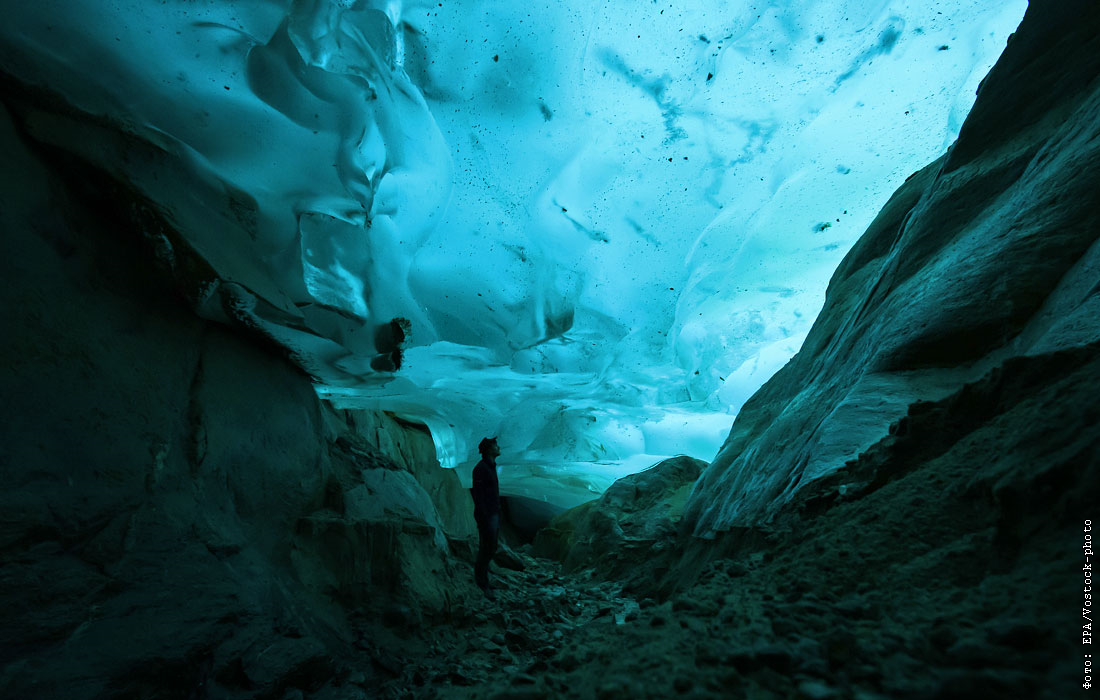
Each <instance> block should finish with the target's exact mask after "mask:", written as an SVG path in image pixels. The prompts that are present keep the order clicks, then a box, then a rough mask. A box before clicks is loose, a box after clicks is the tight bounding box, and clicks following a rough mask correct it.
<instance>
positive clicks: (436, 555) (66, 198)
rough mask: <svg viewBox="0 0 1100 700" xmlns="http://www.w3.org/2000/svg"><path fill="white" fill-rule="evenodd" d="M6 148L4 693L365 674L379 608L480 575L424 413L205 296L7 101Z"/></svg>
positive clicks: (134, 205) (1, 541)
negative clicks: (348, 377)
mask: <svg viewBox="0 0 1100 700" xmlns="http://www.w3.org/2000/svg"><path fill="white" fill-rule="evenodd" d="M0 150H2V151H3V152H4V153H5V158H6V164H5V168H4V169H3V172H2V174H0V177H2V179H3V181H2V182H0V231H2V232H3V241H4V249H5V254H4V255H3V256H0V277H2V278H3V280H4V284H3V285H2V287H0V290H2V291H0V295H2V298H0V325H2V327H3V328H4V332H3V334H2V338H3V340H2V341H0V355H2V358H3V363H4V371H3V372H2V373H0V387H2V396H3V401H2V402H0V479H2V483H3V489H2V490H0V609H2V610H3V611H4V613H3V618H4V619H3V621H2V622H0V695H3V696H4V697H10V698H31V697H34V698H66V699H68V698H92V697H112V698H145V697H158V698H175V697H180V698H191V697H238V696H239V697H276V698H279V697H282V696H283V694H284V693H285V692H287V691H293V689H295V688H297V689H302V690H317V689H318V688H320V687H321V686H324V685H326V684H342V683H347V682H348V679H349V677H350V678H351V680H352V681H353V684H352V685H347V686H345V687H344V688H343V689H342V690H341V693H342V695H341V697H354V696H355V695H356V693H360V694H362V695H369V694H370V692H371V689H372V688H373V676H372V673H373V670H372V668H373V667H372V666H371V665H370V663H369V660H370V659H372V658H378V659H381V661H380V662H379V664H380V666H379V667H384V666H386V665H387V663H388V662H387V661H386V660H385V659H386V656H385V651H384V647H385V646H386V645H385V642H384V640H385V638H386V635H387V634H389V633H390V632H388V631H387V630H388V629H391V628H397V629H399V628H400V627H401V626H407V625H410V624H414V623H415V622H416V621H419V620H423V619H433V618H438V617H440V616H445V615H446V614H447V611H448V609H449V607H450V606H451V604H452V602H453V600H454V599H455V597H456V596H457V595H459V594H461V593H462V592H463V591H466V590H467V589H469V588H471V587H472V586H471V584H470V583H469V582H468V579H469V578H470V577H469V575H468V572H467V571H465V570H462V571H460V572H459V571H456V570H455V563H454V559H453V557H452V556H451V554H450V545H449V541H448V536H450V537H452V538H459V539H461V538H463V537H468V536H469V535H470V534H471V532H472V526H469V525H468V524H466V523H464V522H463V521H462V520H461V513H460V509H459V507H458V506H457V505H453V504H452V503H451V501H450V500H449V499H453V498H455V497H456V489H457V490H458V492H461V491H462V490H461V489H460V488H459V487H458V485H457V478H456V477H454V475H453V474H451V473H446V474H439V473H435V472H442V471H443V470H440V469H439V468H438V463H436V462H435V461H434V451H432V450H431V439H430V436H425V435H423V434H422V431H418V430H416V429H414V428H409V427H406V426H401V425H398V424H397V423H395V422H394V421H393V420H392V419H389V418H388V417H386V416H381V415H373V416H371V415H370V414H359V415H358V416H351V415H348V414H345V413H341V412H337V411H334V410H333V409H331V408H330V407H327V406H325V405H323V404H322V403H321V402H320V401H318V399H317V397H316V394H315V393H314V391H313V387H312V384H311V380H310V378H309V377H307V376H306V375H305V374H304V373H302V371H301V370H300V369H298V368H297V367H295V366H294V365H293V364H292V363H291V362H289V361H288V360H287V358H286V357H285V356H284V355H282V354H280V353H279V352H278V351H277V348H275V347H274V346H273V345H265V344H264V343H263V342H262V337H259V339H260V341H261V342H259V343H258V342H256V340H257V338H258V336H252V337H245V336H243V335H241V334H240V333H239V332H235V331H233V330H231V329H229V328H227V327H224V326H221V325H219V324H217V323H212V322H208V321H204V320H201V319H199V318H197V317H196V316H195V314H194V313H193V311H192V309H191V308H190V304H189V300H188V298H187V290H186V289H181V288H180V287H178V286H177V285H176V283H175V281H174V280H173V278H172V277H171V276H170V275H165V274H164V270H163V269H162V268H161V267H160V266H159V265H158V263H157V260H158V254H160V253H163V251H158V250H157V249H156V248H155V245H151V244H150V241H151V240H155V237H150V236H148V235H145V234H148V233H149V231H148V230H146V229H145V228H144V227H147V226H159V227H163V228H164V229H166V230H167V229H168V228H170V226H171V223H170V222H169V221H167V220H165V219H163V218H161V217H159V215H158V213H157V211H156V210H155V208H153V207H151V206H150V205H148V203H146V202H144V201H143V200H142V199H141V198H140V197H133V196H130V195H129V194H128V190H127V188H126V187H125V185H124V183H120V182H116V181H114V180H113V179H112V178H111V177H109V176H107V175H106V174H104V173H102V172H98V171H95V170H93V169H91V168H89V167H88V166H86V165H85V164H84V163H83V161H81V160H80V159H79V158H76V157H73V156H72V155H71V154H69V153H66V152H64V151H62V150H59V149H57V148H54V147H51V146H48V145H43V144H42V143H40V142H38V141H36V140H35V139H34V138H33V137H31V136H29V135H28V133H27V132H26V131H24V130H23V129H22V128H21V124H20V122H19V120H18V119H12V118H11V113H10V112H9V111H8V110H6V109H5V110H3V112H0ZM367 420H370V421H373V422H374V424H375V430H374V432H373V433H372V434H370V435H364V434H363V433H364V431H362V430H357V429H356V426H357V425H358V426H362V425H363V423H364V422H365V421H367ZM357 421H358V423H357ZM383 434H384V435H385V436H387V439H388V440H389V441H390V443H392V444H387V445H386V448H387V449H388V448H390V447H400V449H396V450H395V451H394V452H395V455H396V459H394V458H391V457H390V456H388V455H386V454H385V453H384V451H383V450H382V449H379V445H378V443H379V436H380V435H383ZM433 469H434V470H435V472H433V471H432V470H433ZM448 477H450V478H451V481H450V482H449V481H448V479H447V478H448ZM424 484H429V485H430V486H431V487H432V488H433V490H434V492H435V493H434V497H435V498H436V499H437V500H439V502H440V503H441V504H442V505H443V506H444V507H443V509H442V510H443V511H444V515H443V516H441V515H440V513H439V510H440V509H438V508H437V507H436V506H435V503H434V502H433V500H432V499H433V494H429V493H428V491H427V490H425V487H424ZM448 485H449V490H448ZM462 495H465V494H464V493H462ZM383 623H385V624H383ZM351 650H354V651H355V652H356V653H358V654H359V655H360V656H359V658H358V662H357V667H356V669H354V670H351V669H350V667H349V666H347V665H345V663H344V661H345V657H346V655H347V653H349V652H350V651H351ZM364 655H365V656H364ZM365 659H366V660H367V661H368V663H367V664H366V667H365V668H364V660H365ZM390 665H392V664H390Z"/></svg>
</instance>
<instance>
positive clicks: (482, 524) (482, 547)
mask: <svg viewBox="0 0 1100 700" xmlns="http://www.w3.org/2000/svg"><path fill="white" fill-rule="evenodd" d="M477 449H478V451H479V452H480V453H481V461H480V462H478V463H477V466H476V467H474V487H473V488H472V489H470V492H471V493H472V494H473V496H474V522H476V523H477V533H478V540H479V547H478V551H477V562H476V563H475V564H474V580H475V581H476V582H477V585H478V587H479V588H481V590H483V591H485V596H486V597H487V598H489V600H494V599H495V598H496V596H495V595H494V594H493V587H492V586H491V585H489V562H490V561H492V559H493V555H494V554H496V551H497V533H498V532H499V531H500V487H499V486H498V484H497V457H499V456H500V446H498V445H497V439H496V438H495V437H494V438H485V439H484V440H482V441H481V443H480V444H478V446H477Z"/></svg>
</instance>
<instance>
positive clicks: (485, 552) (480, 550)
mask: <svg viewBox="0 0 1100 700" xmlns="http://www.w3.org/2000/svg"><path fill="white" fill-rule="evenodd" d="M487 529H488V528H487V526H486V524H485V523H482V522H478V524H477V541H478V547H477V559H476V560H475V561H474V582H475V583H477V587H478V588H481V589H482V590H484V589H485V588H488V586H489V558H490V557H492V554H490V553H489V543H488V538H487V537H486V530H487Z"/></svg>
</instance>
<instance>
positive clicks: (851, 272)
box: [685, 0, 1100, 537]
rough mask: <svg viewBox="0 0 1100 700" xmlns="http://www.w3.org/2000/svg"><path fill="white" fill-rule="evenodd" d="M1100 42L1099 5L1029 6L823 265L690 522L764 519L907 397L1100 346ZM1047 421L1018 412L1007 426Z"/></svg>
mask: <svg viewBox="0 0 1100 700" xmlns="http://www.w3.org/2000/svg"><path fill="white" fill-rule="evenodd" d="M1097 56H1100V6H1098V5H1097V4H1096V3H1093V2H1084V1H1080V2H1069V3H1061V2H1048V1H1045V0H1044V1H1042V2H1032V4H1031V6H1030V8H1029V10H1028V12H1027V15H1026V17H1025V18H1024V20H1023V23H1022V24H1021V26H1020V28H1019V31H1018V32H1017V33H1016V34H1015V35H1014V36H1013V37H1012V38H1011V39H1010V41H1009V43H1008V47H1007V49H1006V51H1005V53H1004V54H1003V56H1002V57H1001V59H1000V60H999V61H998V63H997V65H996V66H995V67H994V69H993V70H992V72H991V73H990V75H989V76H988V77H987V78H986V80H985V82H984V83H983V85H982V88H981V90H980V91H979V95H978V99H977V103H976V105H975V107H974V110H973V112H972V113H971V115H970V117H969V118H968V119H967V121H966V123H965V125H964V127H963V129H962V133H961V135H960V137H959V139H958V142H957V143H956V144H955V145H954V146H953V147H952V148H951V149H950V151H949V153H948V154H947V155H946V156H945V157H944V158H942V159H940V160H939V161H937V162H935V163H933V164H931V165H930V166H928V167H927V168H925V169H924V170H922V171H921V172H919V173H917V174H915V175H914V176H912V177H911V178H910V179H909V181H907V182H906V183H905V184H904V185H903V186H902V187H901V188H900V189H899V190H898V191H897V192H896V193H895V195H894V196H893V198H892V199H891V200H890V201H889V202H888V203H887V205H886V206H885V207H884V208H883V210H882V212H881V213H880V214H879V216H878V218H877V219H876V220H875V221H874V222H873V223H872V225H871V227H870V228H869V229H868V231H867V232H866V234H865V235H864V236H863V237H862V238H861V240H860V241H859V242H858V243H857V244H856V246H855V247H854V248H853V249H852V250H851V252H850V253H849V254H848V256H847V257H846V258H845V260H844V261H843V262H842V264H841V265H840V267H839V268H838V269H837V271H836V273H835V274H834V276H833V279H832V281H831V283H830V286H829V290H828V294H827V298H826V303H825V306H824V308H823V310H822V312H821V315H820V317H819V318H818V319H817V321H816V323H815V325H814V327H813V329H812V330H811V332H810V334H809V336H808V337H807V339H806V341H805V343H804V345H803V348H802V350H801V351H800V352H799V354H798V355H797V356H796V357H795V358H794V359H792V360H791V362H790V363H788V364H787V366H786V367H784V368H783V369H782V370H781V371H780V372H779V373H777V374H776V375H775V377H773V378H772V379H771V380H770V381H769V382H768V383H767V384H766V385H765V386H764V387H763V388H762V389H761V390H760V391H759V392H758V393H757V394H756V395H755V396H753V398H752V399H750V400H749V401H748V402H747V403H746V404H745V407H744V408H743V409H742V411H741V414H740V415H739V416H738V418H737V420H736V421H735V423H734V426H733V429H732V430H731V432H730V435H729V437H728V438H727V441H726V443H725V444H724V446H723V447H722V449H721V451H720V452H719V454H718V456H717V457H716V459H715V460H714V462H713V463H712V464H711V465H710V467H709V468H708V469H707V470H706V471H705V472H704V474H703V476H702V478H701V479H700V481H699V482H698V484H697V487H696V489H695V492H694V494H693V496H692V499H691V501H690V503H689V505H688V509H687V515H686V516H685V519H686V520H687V521H688V522H690V524H691V527H692V529H693V531H694V532H695V533H696V534H698V535H702V536H707V537H709V536H713V535H714V534H715V533H718V532H722V531H726V530H730V529H731V528H741V527H746V526H756V525H759V524H762V523H766V522H768V521H770V520H772V519H773V518H775V517H776V516H777V514H778V513H779V512H780V511H781V510H782V509H783V508H784V507H786V505H787V504H788V503H789V502H790V500H791V499H792V498H794V497H795V495H796V494H797V493H798V492H799V491H800V490H801V489H803V488H805V487H807V485H809V484H811V483H812V482H814V481H815V480H817V479H820V478H822V477H825V476H828V475H830V474H833V473H834V472H835V471H836V470H838V469H842V468H844V466H845V464H846V463H849V462H851V461H853V460H855V459H856V458H857V457H858V456H859V455H860V454H861V453H863V452H864V451H866V450H867V449H869V448H870V447H871V446H872V445H874V444H876V443H877V442H878V441H880V440H882V439H883V438H886V437H888V435H889V431H890V426H891V425H892V424H894V423H895V422H897V421H898V420H899V419H902V418H903V417H904V416H906V414H907V413H909V412H910V411H911V410H913V409H912V408H911V407H913V406H914V405H916V404H918V402H921V401H933V402H935V401H943V400H945V399H947V397H950V396H952V395H955V394H957V392H959V391H960V390H962V388H963V387H964V386H966V385H968V384H970V383H972V382H977V381H979V380H981V379H982V377H983V376H986V375H987V373H989V372H991V371H996V370H997V368H999V367H1002V366H1004V365H1005V363H1007V362H1009V361H1011V360H1012V359H1013V358H1022V359H1025V358H1032V359H1034V361H1036V362H1044V361H1045V360H1043V359H1041V358H1043V357H1045V356H1048V355H1050V354H1052V353H1057V352H1060V351H1064V350H1072V349H1075V348H1076V349H1080V351H1081V352H1085V353H1091V352H1095V349H1096V343H1097V342H1098V341H1100V320H1098V319H1100V294H1098V291H1100V248H1098V246H1097V239H1098V237H1100V83H1098V80H1097V78H1098V76H1100V59H1098V58H1097ZM1046 366H1047V367H1048V371H1050V372H1051V380H1052V381H1054V380H1056V379H1058V378H1059V377H1060V376H1061V375H1060V374H1059V370H1058V369H1057V363H1047V365H1046ZM1027 398H1028V395H1027V394H1020V395H1018V396H1015V397H1003V398H1002V400H1003V401H1005V402H1009V403H1011V402H1024V401H1026V400H1027ZM1082 399H1084V400H1085V402H1086V403H1085V404H1083V405H1081V406H1080V407H1079V408H1080V410H1078V411H1076V413H1075V415H1076V417H1075V418H1072V419H1071V420H1073V421H1075V423H1074V424H1075V425H1076V428H1077V430H1079V431H1082V432H1084V433H1087V434H1090V435H1091V434H1094V431H1095V430H1096V429H1097V427H1096V423H1095V421H1090V419H1089V416H1090V415H1091V414H1092V412H1093V410H1094V407H1095V404H1094V403H1093V402H1092V401H1090V400H1088V398H1087V397H1082ZM1047 420H1048V419H1047V417H1045V416H1042V415H1034V416H1025V415H1021V417H1020V424H1019V425H1018V426H1017V427H1016V428H1015V429H1016V430H1020V431H1025V433H1026V432H1027V431H1032V432H1035V433H1037V432H1040V431H1042V430H1044V429H1046V421H1047ZM1007 450H1008V447H1007V445H1005V446H1001V447H998V446H997V445H996V444H994V445H991V454H990V455H989V457H990V458H992V459H999V458H1000V457H1001V456H1002V455H1001V453H1002V452H1006V451H1007ZM1079 467H1080V468H1081V469H1095V467H1096V463H1095V456H1093V457H1092V458H1090V459H1088V460H1085V462H1083V463H1081V464H1080V465H1079ZM883 468H885V469H889V468H890V467H889V465H884V467H883Z"/></svg>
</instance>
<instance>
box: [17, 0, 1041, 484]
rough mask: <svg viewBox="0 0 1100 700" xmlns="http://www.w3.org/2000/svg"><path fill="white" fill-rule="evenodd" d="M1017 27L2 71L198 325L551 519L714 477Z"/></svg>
mask: <svg viewBox="0 0 1100 700" xmlns="http://www.w3.org/2000/svg"><path fill="white" fill-rule="evenodd" d="M1024 6H1025V3H1024V0H1012V1H1011V2H1003V3H985V2H980V0H957V1H951V0H942V1H931V0H929V1H927V2H917V1H915V0H914V1H903V0H874V1H873V2H854V1H851V0H849V1H848V2H843V1H835V0H834V1H828V2H826V1H824V0H798V1H790V2H776V3H767V4H763V3H760V4H757V3H751V2H745V1H739V2H717V1H716V0H709V1H705V2H704V1H701V2H684V3H664V4H662V3H658V2H654V3H635V2H627V1H625V0H619V1H615V2H608V3H588V2H578V1H575V0H566V1H559V2H544V3H538V2H534V3H532V2H524V3H519V2H493V3H485V2H474V1H473V0H444V1H442V2H440V1H438V0H435V1H432V2H420V1H411V2H404V3H401V2H396V1H394V2H374V1H370V2H368V1H364V0H231V1H220V2H214V1H213V0H210V1H196V0H187V1H184V0H166V1H165V2H162V3H148V2H141V1H139V0H116V1H114V2H110V3H103V2H96V1H93V0H65V2H61V0H42V1H41V2H38V3H6V7H5V10H6V12H5V15H6V18H7V22H6V23H5V25H4V26H3V27H0V46H2V50H3V65H4V71H5V72H6V73H8V74H10V75H12V76H15V77H16V78H17V79H18V80H20V81H21V82H23V83H25V84H31V85H43V86H48V87H49V88H50V89H51V90H53V91H55V92H56V93H58V94H60V95H61V96H62V97H63V98H64V100H65V101H67V103H68V104H70V105H71V106H72V107H73V108H74V109H75V110H78V111H80V112H83V113H86V114H87V115H91V117H92V118H93V119H90V120H89V123H92V124H94V123H95V120H106V121H108V122H109V123H110V124H111V125H113V128H115V129H117V130H121V131H123V132H124V133H127V134H129V135H132V136H135V137H137V138H138V139H140V140H141V142H143V143H147V144H151V147H152V153H153V154H154V155H149V152H148V151H149V149H146V150H145V151H140V152H139V151H138V150H134V149H133V147H132V145H127V143H125V142H124V143H122V145H119V144H118V143H108V142H106V141H104V142H100V141H98V140H97V139H98V138H99V135H101V131H102V130H100V131H96V129H95V128H93V127H86V128H87V131H86V132H85V133H84V134H83V136H82V137H81V138H74V137H69V138H68V140H66V137H65V136H64V134H62V133H61V131H62V130H60V129H59V128H57V127H56V125H53V126H51V123H50V122H49V120H48V119H45V118H43V119H41V120H39V121H38V122H34V123H30V124H29V125H28V127H27V128H28V129H31V130H32V131H35V130H36V135H37V136H39V137H40V138H43V139H45V140H51V139H52V140H54V141H55V142H57V143H58V144H59V145H62V146H64V147H66V148H69V149H70V150H73V151H75V152H77V153H78V154H79V155H81V156H82V157H84V158H86V159H89V160H92V161H93V162H96V163H97V164H99V165H100V166H101V167H104V168H105V169H107V170H108V172H110V173H112V174H113V175H115V176H116V177H118V178H120V179H123V180H125V181H127V182H129V183H132V184H133V185H134V187H136V188H137V189H138V190H139V191H140V192H142V193H143V194H144V195H145V196H147V197H148V198H149V199H151V200H152V201H154V202H156V203H157V204H158V205H159V206H160V207H162V208H163V209H164V210H165V211H166V212H168V213H169V214H170V217H171V219H172V221H173V222H174V223H175V225H176V226H178V228H179V232H180V234H181V235H182V236H183V238H184V239H185V240H186V242H187V244H188V245H189V246H190V247H191V248H193V249H194V250H195V251H196V252H197V254H198V255H199V256H201V257H202V259H204V260H206V261H207V262H208V264H209V267H210V271H211V272H210V274H209V278H207V279H204V280H203V283H202V285H201V293H198V294H196V299H195V303H196V308H197V309H198V310H199V312H200V313H203V314H204V315H207V316H209V317H211V318H217V319H224V318H225V317H226V316H230V317H234V318H236V319H237V320H238V321H242V322H246V323H247V324H248V325H250V326H252V327H255V328H260V329H262V330H263V331H264V332H265V333H266V334H267V335H268V336H269V337H271V338H273V339H275V340H276V341H277V342H279V343H282V344H283V345H285V346H287V347H288V348H289V349H290V350H291V351H292V352H293V353H294V355H295V357H297V358H298V359H299V360H300V361H301V362H302V364H303V366H304V367H305V368H306V369H307V370H308V371H310V372H311V373H312V374H313V375H314V376H315V377H316V378H317V379H318V391H319V392H320V393H321V394H322V395H325V396H327V397H330V398H332V399H333V400H334V401H337V402H338V403H340V404H343V405H357V406H372V407H381V408H385V409H387V410H390V411H393V412H394V413H397V414H400V415H403V416H406V417H409V418H415V419H417V420H421V421H423V422H425V423H427V424H428V425H429V426H430V427H431V429H432V432H433V435H434V436H435V439H436V442H437V451H438V453H439V457H440V461H441V462H442V463H443V464H444V465H445V466H452V467H453V466H465V467H466V468H467V469H468V468H469V466H472V460H473V458H474V457H475V456H476V455H475V450H474V447H475V446H476V444H477V442H478V440H480V438H481V437H482V436H484V435H496V434H499V435H500V436H501V438H500V442H501V445H502V448H503V450H504V455H503V456H502V458H501V463H502V464H504V465H509V466H508V467H506V469H505V473H504V474H503V475H502V482H501V483H502V487H503V488H504V489H505V490H510V491H512V492H513V493H517V494H522V495H528V496H531V497H536V498H549V499H552V500H555V499H556V500H557V501H558V502H561V503H563V504H572V503H574V502H578V501H579V500H582V499H583V498H586V497H590V496H591V495H593V494H594V493H596V492H599V491H600V490H602V489H603V488H605V487H606V486H607V485H608V484H609V483H610V481H611V480H613V479H614V478H616V477H618V476H621V475H622V474H624V473H627V472H630V471H637V470H638V469H640V468H643V467H645V466H648V465H649V464H652V463H654V462H656V461H657V460H659V459H661V458H663V457H665V456H668V455H672V454H677V453H686V454H690V455H692V456H695V457H699V458H702V459H704V460H710V459H711V458H712V457H713V455H714V454H715V452H716V451H717V449H718V447H719V445H720V444H721V442H722V439H723V438H724V436H725V434H726V432H728V430H729V426H730V423H731V422H732V416H733V415H734V414H736V412H737V410H738V408H739V407H740V405H741V404H742V403H743V402H744V401H745V400H746V399H747V398H748V397H749V396H750V395H751V394H752V393H753V391H755V389H756V388H757V387H759V385H760V384H762V383H763V382H764V381H766V379H767V378H768V377H769V376H770V375H771V374H772V373H773V372H774V371H775V370H777V369H778V368H779V367H781V366H782V365H783V364H784V363H785V362H786V360H787V359H788V358H789V357H790V356H791V355H793V354H794V353H795V352H796V351H797V350H798V347H799V345H800V343H801V341H802V338H803V337H804V336H805V334H806V332H807V331H808V329H809V326H810V324H811V323H812V322H813V319H814V317H815V315H816V313H817V311H818V309H819V308H820V306H821V303H822V300H823V295H824V290H825V286H826V283H827V281H828V278H829V275H830V274H831V272H832V270H833V269H834V268H835V266H836V265H837V263H838V262H839V261H840V259H841V257H842V256H843V255H844V253H845V252H846V251H847V249H848V248H849V246H850V245H851V244H852V243H853V242H854V241H855V240H856V238H857V237H858V236H859V234H860V233H862V231H863V229H864V228H865V227H866V226H867V224H868V223H869V222H870V221H871V219H872V218H873V216H874V214H875V213H876V212H877V210H878V208H879V207H880V206H881V204H882V203H883V202H884V201H885V199H886V198H887V197H888V196H889V194H890V193H891V192H892V191H893V190H894V189H895V188H896V186H897V185H898V184H900V182H901V180H902V179H903V178H904V177H906V176H907V175H908V174H909V173H911V172H913V171H915V170H916V169H918V168H920V167H922V166H923V165H925V164H926V163H927V162H929V161H930V160H932V159H933V158H934V157H936V156H937V155H939V154H940V153H941V152H942V151H943V150H944V149H945V148H946V147H947V145H948V144H949V143H951V141H952V140H953V139H954V137H955V135H956V133H957V130H958V128H959V126H960V125H961V122H962V119H963V117H964V116H965V115H966V113H967V111H968V110H969V108H970V105H971V103H972V101H973V95H974V91H975V89H976V87H977V84H978V82H979V80H980V79H981V78H982V77H983V76H984V75H985V73H986V71H987V70H988V68H989V66H990V65H991V64H992V62H993V61H994V60H995V58H996V57H997V55H998V54H999V53H1000V50H1001V49H1002V48H1003V46H1004V43H1005V39H1006V37H1007V36H1008V34H1009V33H1010V32H1011V31H1012V30H1013V29H1014V28H1015V26H1016V24H1017V23H1018V21H1019V19H1020V17H1021V16H1022V14H1023V10H1024ZM104 144H107V145H104ZM128 149H129V150H128ZM120 151H121V152H122V156H123V157H120ZM394 319H400V322H399V323H398V324H397V326H400V327H401V328H403V329H405V330H406V331H407V333H405V332H404V331H403V332H402V333H400V334H398V335H407V338H406V339H405V343H404V350H403V352H399V351H397V349H396V343H397V338H395V331H394V330H393V329H394V328H395V327H397V326H395V325H394V324H395V322H394ZM398 365H400V369H398ZM464 476H465V475H464Z"/></svg>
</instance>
